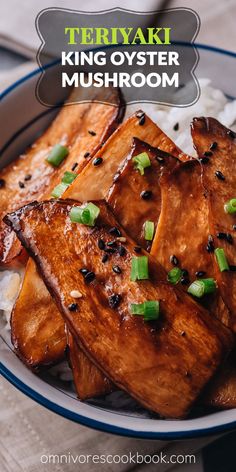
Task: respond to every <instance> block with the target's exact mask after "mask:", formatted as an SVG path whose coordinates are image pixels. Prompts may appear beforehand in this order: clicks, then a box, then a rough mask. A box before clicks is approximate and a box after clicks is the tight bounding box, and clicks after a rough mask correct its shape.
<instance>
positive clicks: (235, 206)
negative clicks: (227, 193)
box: [224, 198, 236, 214]
mask: <svg viewBox="0 0 236 472" xmlns="http://www.w3.org/2000/svg"><path fill="white" fill-rule="evenodd" d="M224 210H225V213H230V214H233V213H236V198H231V200H229V201H228V202H226V204H225V205H224Z"/></svg>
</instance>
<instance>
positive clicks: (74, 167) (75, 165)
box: [71, 162, 78, 171]
mask: <svg viewBox="0 0 236 472" xmlns="http://www.w3.org/2000/svg"><path fill="white" fill-rule="evenodd" d="M77 165H78V163H77V162H75V163H74V164H73V166H72V167H71V170H72V171H73V170H75V169H76V167H77Z"/></svg>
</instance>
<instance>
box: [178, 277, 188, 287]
mask: <svg viewBox="0 0 236 472" xmlns="http://www.w3.org/2000/svg"><path fill="white" fill-rule="evenodd" d="M180 283H181V284H182V285H188V284H189V278H188V277H181V279H180Z"/></svg>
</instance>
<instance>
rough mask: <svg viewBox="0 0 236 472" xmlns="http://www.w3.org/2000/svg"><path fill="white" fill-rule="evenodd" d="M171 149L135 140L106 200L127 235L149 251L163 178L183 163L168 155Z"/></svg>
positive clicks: (159, 204)
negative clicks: (155, 146)
mask: <svg viewBox="0 0 236 472" xmlns="http://www.w3.org/2000/svg"><path fill="white" fill-rule="evenodd" d="M171 147H172V146H171V145H169V146H168V145H167V146H165V147H164V149H165V150H164V151H163V150H162V149H159V148H154V147H152V146H150V145H149V144H147V143H145V142H143V141H140V140H139V139H138V138H133V145H132V148H131V151H130V153H129V155H128V156H127V158H126V159H125V160H124V161H123V163H122V165H121V167H120V169H119V170H118V172H117V173H116V175H115V177H114V184H113V185H112V187H111V189H110V191H109V193H108V197H107V201H108V203H109V204H110V205H111V208H112V210H113V213H114V215H115V216H116V218H117V220H118V221H119V222H120V223H121V224H122V226H123V227H124V228H125V230H126V232H127V233H128V234H129V235H130V236H131V237H132V238H133V239H134V240H135V241H136V243H137V245H140V246H141V247H144V248H145V249H147V250H149V251H150V248H151V244H152V239H153V237H154V233H155V230H156V226H157V223H158V219H159V215H160V211H161V189H160V184H159V181H160V177H161V175H163V174H165V173H167V172H169V171H170V170H171V169H173V168H174V167H176V166H178V164H179V162H180V161H179V160H178V157H173V156H172V155H171V154H169V153H168V149H170V148H171ZM172 150H173V148H172ZM179 156H180V157H181V153H179ZM142 163H143V165H145V166H146V167H142ZM148 225H149V226H150V225H151V228H150V231H148ZM145 233H146V234H145Z"/></svg>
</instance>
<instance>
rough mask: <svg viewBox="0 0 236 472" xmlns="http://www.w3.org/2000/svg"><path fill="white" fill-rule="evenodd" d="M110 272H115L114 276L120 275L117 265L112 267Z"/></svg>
mask: <svg viewBox="0 0 236 472" xmlns="http://www.w3.org/2000/svg"><path fill="white" fill-rule="evenodd" d="M112 270H113V272H115V274H121V272H122V270H121V268H120V267H119V266H117V265H116V266H113V267H112Z"/></svg>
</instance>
